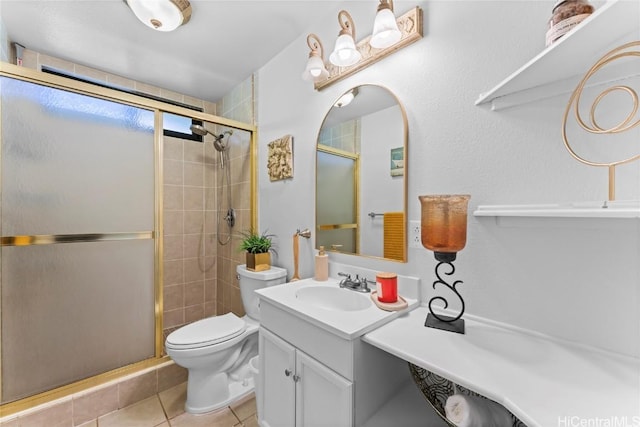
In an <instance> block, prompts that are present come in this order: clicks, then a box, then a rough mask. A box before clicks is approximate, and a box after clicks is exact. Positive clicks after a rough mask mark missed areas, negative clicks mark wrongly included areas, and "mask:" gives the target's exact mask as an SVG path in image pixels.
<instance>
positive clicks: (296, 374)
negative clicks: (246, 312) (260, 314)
mask: <svg viewBox="0 0 640 427" xmlns="http://www.w3.org/2000/svg"><path fill="white" fill-rule="evenodd" d="M260 358H261V362H260V365H261V366H260V376H261V384H262V389H261V390H262V392H261V393H260V394H259V399H260V402H259V407H260V408H261V409H262V410H261V411H260V410H259V411H258V412H259V417H260V425H261V426H262V427H285V426H307V427H313V426H315V425H317V426H320V425H323V426H335V427H348V426H351V425H352V422H353V413H352V408H353V383H352V382H351V381H349V380H347V379H345V378H344V377H342V376H341V375H339V374H337V373H336V372H334V371H333V370H331V369H329V368H328V367H326V366H324V365H323V364H321V363H320V362H318V361H317V360H315V359H313V358H312V357H310V356H309V355H307V354H305V353H304V352H302V351H301V350H299V349H296V348H295V347H294V346H292V345H291V344H289V343H288V342H286V341H285V340H283V339H281V338H279V337H278V336H276V335H275V334H273V333H270V332H269V331H267V330H266V329H264V328H262V329H261V330H260Z"/></svg>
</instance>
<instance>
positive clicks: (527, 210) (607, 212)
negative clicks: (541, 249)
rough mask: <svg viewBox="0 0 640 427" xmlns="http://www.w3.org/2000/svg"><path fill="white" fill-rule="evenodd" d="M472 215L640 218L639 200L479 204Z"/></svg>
mask: <svg viewBox="0 0 640 427" xmlns="http://www.w3.org/2000/svg"><path fill="white" fill-rule="evenodd" d="M473 216H476V217H483V216H490V217H548V218H640V200H625V201H622V200H616V201H613V202H604V201H602V202H580V203H566V204H548V205H480V206H478V208H477V209H476V210H475V212H473Z"/></svg>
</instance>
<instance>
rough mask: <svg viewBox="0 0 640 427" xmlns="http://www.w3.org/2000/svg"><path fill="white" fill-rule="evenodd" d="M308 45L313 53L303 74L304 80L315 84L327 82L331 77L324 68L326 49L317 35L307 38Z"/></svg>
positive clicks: (310, 53)
mask: <svg viewBox="0 0 640 427" xmlns="http://www.w3.org/2000/svg"><path fill="white" fill-rule="evenodd" d="M307 45H308V46H309V49H311V51H310V52H309V60H308V61H307V67H306V68H305V69H304V72H303V73H302V78H303V79H304V80H310V81H314V82H320V81H323V80H326V79H327V77H329V72H328V71H327V68H326V67H325V66H324V49H323V47H322V43H321V42H320V39H319V38H318V36H316V35H315V34H309V35H308V36H307Z"/></svg>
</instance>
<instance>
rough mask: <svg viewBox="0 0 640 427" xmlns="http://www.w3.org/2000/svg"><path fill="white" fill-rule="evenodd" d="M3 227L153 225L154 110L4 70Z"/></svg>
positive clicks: (6, 231)
mask: <svg viewBox="0 0 640 427" xmlns="http://www.w3.org/2000/svg"><path fill="white" fill-rule="evenodd" d="M0 90H1V95H2V109H1V111H2V186H3V189H2V190H3V191H2V234H3V235H4V236H12V235H23V234H24V235H33V234H77V233H97V232H99V233H109V232H123V231H147V230H153V220H154V155H153V152H154V144H153V120H154V118H153V112H152V111H149V110H144V109H140V108H135V107H130V106H127V105H123V104H119V103H116V102H110V101H105V100H101V99H97V98H92V97H90V96H85V95H79V94H75V93H71V92H66V91H63V90H59V89H53V88H49V87H45V86H40V85H37V84H33V83H27V82H22V81H19V80H15V79H11V78H6V77H2V78H1V80H0Z"/></svg>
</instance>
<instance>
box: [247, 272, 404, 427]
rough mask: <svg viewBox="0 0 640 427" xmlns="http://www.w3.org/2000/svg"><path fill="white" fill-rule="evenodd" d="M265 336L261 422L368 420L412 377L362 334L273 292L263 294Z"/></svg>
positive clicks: (337, 424)
mask: <svg viewBox="0 0 640 427" xmlns="http://www.w3.org/2000/svg"><path fill="white" fill-rule="evenodd" d="M281 286H287V287H289V288H290V289H291V290H295V286H296V285H292V284H286V285H281ZM270 289H273V288H270ZM276 291H277V290H276ZM272 292H273V291H272ZM347 292H352V291H347ZM263 295H266V296H268V295H269V293H267V291H264V294H263ZM367 298H368V296H367ZM329 313H331V312H329ZM334 316H336V315H335V314H334ZM259 334H260V338H259V343H260V344H259V346H260V350H259V351H260V385H259V387H260V390H259V392H258V399H257V400H258V401H257V403H258V421H259V424H260V426H262V427H294V426H295V427H325V426H331V427H352V426H355V427H361V426H365V425H367V421H368V420H369V419H370V418H371V417H372V416H373V415H374V414H375V413H376V412H377V411H378V409H379V408H380V406H382V405H383V403H384V402H385V401H386V400H388V399H390V398H391V397H392V396H394V395H395V393H397V392H398V391H399V390H400V389H401V388H402V387H403V386H404V385H405V384H406V383H407V381H409V370H408V368H407V364H406V362H404V361H403V360H401V359H398V358H397V357H395V356H393V355H391V354H389V353H387V352H385V351H383V350H380V349H379V348H377V347H375V346H372V345H370V344H367V343H365V342H364V341H363V340H362V334H357V335H354V336H349V335H344V334H340V333H339V332H338V331H335V330H332V329H330V328H327V327H326V325H325V324H324V323H323V322H320V321H318V320H317V318H315V317H312V316H308V315H306V314H305V313H302V312H299V311H296V310H293V309H291V307H288V306H286V305H283V304H282V303H278V301H277V300H274V299H271V298H265V297H263V298H261V300H260V332H259Z"/></svg>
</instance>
